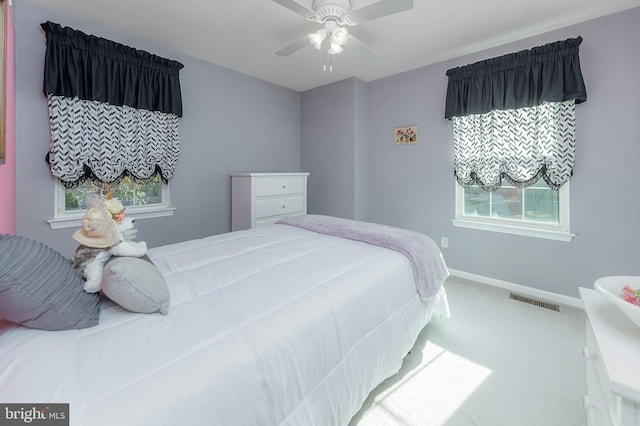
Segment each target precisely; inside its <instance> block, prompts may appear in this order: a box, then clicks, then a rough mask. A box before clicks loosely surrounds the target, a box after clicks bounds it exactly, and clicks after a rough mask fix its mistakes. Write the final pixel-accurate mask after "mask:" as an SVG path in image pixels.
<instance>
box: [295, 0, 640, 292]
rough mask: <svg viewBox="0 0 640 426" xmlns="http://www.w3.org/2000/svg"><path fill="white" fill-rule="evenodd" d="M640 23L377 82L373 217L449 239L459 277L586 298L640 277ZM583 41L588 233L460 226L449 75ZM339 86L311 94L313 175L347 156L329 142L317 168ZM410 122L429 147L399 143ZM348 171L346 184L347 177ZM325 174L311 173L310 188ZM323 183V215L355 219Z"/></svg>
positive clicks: (582, 188) (592, 29)
mask: <svg viewBox="0 0 640 426" xmlns="http://www.w3.org/2000/svg"><path fill="white" fill-rule="evenodd" d="M638 22H640V8H635V9H632V10H629V11H625V12H622V13H618V14H615V15H610V16H608V17H604V18H600V19H596V20H593V21H588V22H585V23H582V24H579V25H575V26H571V27H567V28H564V29H561V30H558V31H553V32H550V33H546V34H542V35H539V36H536V37H532V38H528V39H525V40H521V41H518V42H515V43H510V44H507V45H504V46H501V47H498V48H494V49H489V50H485V51H482V52H478V53H476V54H472V55H467V56H463V57H459V58H456V59H454V60H450V61H446V62H442V63H438V64H435V65H431V66H427V67H424V68H420V69H416V70H413V71H410V72H407V73H403V74H399V75H395V76H392V77H388V78H384V79H380V80H377V81H374V82H370V83H367V84H366V88H365V90H366V92H367V93H366V97H367V98H368V108H367V109H366V134H367V135H368V146H367V153H366V155H368V158H367V160H368V161H367V167H368V187H369V189H368V194H367V195H368V207H367V219H368V220H370V221H373V222H379V223H386V224H390V225H396V226H402V227H406V228H409V229H414V230H417V231H420V232H424V233H426V234H428V235H430V236H432V237H433V238H434V240H436V241H437V242H439V241H440V237H441V236H446V237H448V238H449V248H448V249H443V252H444V255H445V259H446V261H447V264H448V265H449V267H451V268H453V269H457V270H461V271H464V272H468V273H472V274H477V275H481V276H484V277H488V278H493V279H499V280H504V281H508V282H512V283H517V284H521V285H526V286H530V287H534V288H538V289H541V290H546V291H551V292H554V293H559V294H565V295H568V296H574V297H577V296H578V287H580V286H584V287H591V286H592V285H593V281H594V280H595V279H596V278H598V277H601V276H605V275H640V260H639V259H640V249H639V247H640V220H639V218H638V212H639V211H640V196H639V195H638V194H639V191H638V188H637V184H636V182H635V180H636V179H635V176H636V175H637V173H638V164H639V160H640V129H639V124H638V123H639V122H640V78H638V71H637V70H638V69H640V49H638V47H637V40H640V25H638ZM578 35H581V36H582V37H583V38H584V42H583V43H582V45H581V48H580V57H581V65H582V70H583V75H584V78H585V83H586V86H587V93H588V101H587V102H586V103H584V104H581V105H578V106H577V109H576V120H577V124H576V127H577V130H576V131H577V147H576V164H575V168H574V177H573V178H572V180H571V201H570V203H571V206H570V208H571V231H572V232H574V233H575V234H577V236H576V237H575V238H574V239H573V240H572V241H571V242H558V241H551V240H545V239H538V238H531V237H523V236H515V235H508V234H500V233H493V232H488V231H480V230H472V229H464V228H456V227H453V225H452V224H451V219H452V218H453V217H454V208H455V206H454V180H453V166H452V164H453V151H452V136H451V123H450V122H449V121H447V120H445V119H444V118H443V117H444V99H445V93H446V84H447V80H446V76H445V72H446V70H447V69H449V68H452V67H455V66H461V65H466V64H469V63H473V62H476V61H479V60H483V59H488V58H491V57H495V56H499V55H502V54H506V53H511V52H515V51H519V50H522V49H528V48H531V47H534V46H538V45H542V44H546V43H550V42H554V41H557V40H564V39H566V38H570V37H576V36H578ZM340 84H343V82H341V83H340ZM340 84H334V85H328V86H325V87H323V88H319V89H315V90H313V91H310V92H306V93H304V94H303V109H302V120H303V126H302V130H303V138H302V158H303V167H304V168H310V167H312V168H313V169H321V167H322V164H329V162H328V159H330V158H333V157H334V156H339V155H342V148H343V147H342V146H341V147H339V148H334V143H335V141H334V143H332V142H328V143H324V144H323V146H324V147H325V151H324V152H323V157H322V158H319V159H318V162H317V163H314V162H313V161H311V160H310V158H315V152H314V150H317V149H318V147H316V146H315V145H316V144H322V143H323V142H324V141H323V137H327V138H334V137H335V136H336V135H335V133H334V132H333V131H332V130H331V129H327V128H326V127H324V126H321V125H317V126H309V125H307V123H308V122H309V121H311V120H312V116H316V115H321V114H322V110H323V109H326V108H329V107H330V106H331V105H333V104H334V102H335V101H336V99H341V96H345V95H344V93H342V92H341V91H340V88H341V87H342V86H340ZM349 101H350V102H351V100H349ZM356 107H357V108H362V105H356ZM357 114H358V112H357V113H356V115H357ZM338 119H339V120H340V121H339V122H332V125H331V127H332V128H333V129H340V133H341V134H348V133H349V129H348V127H349V126H350V125H352V126H354V127H355V126H356V125H353V124H351V123H352V121H350V120H351V119H352V114H345V115H344V116H342V117H338ZM411 124H417V125H418V126H419V130H420V141H419V144H418V145H412V146H402V147H396V146H394V145H393V140H392V132H393V128H394V127H397V126H404V125H411ZM334 149H335V150H334ZM327 150H329V151H327ZM355 161H356V163H357V161H358V159H356V160H355ZM310 164H311V165H310ZM344 166H347V164H344ZM347 172H348V171H345V170H342V171H337V172H336V175H337V174H339V175H340V176H341V178H344V177H345V176H347V174H348V173H347ZM324 173H325V174H326V175H328V174H329V173H330V171H329V170H326V171H325V172H324ZM332 176H333V175H332ZM316 177H317V176H314V174H313V173H312V175H311V180H312V181H313V180H314V178H316ZM315 184H316V186H315V187H314V194H311V195H313V196H316V194H318V193H321V194H324V195H323V197H325V198H326V199H327V200H325V199H323V200H322V206H321V207H318V209H319V210H320V209H321V210H322V212H323V213H325V214H336V215H340V214H344V213H347V212H345V211H344V210H340V208H339V206H336V205H335V202H338V199H337V197H336V199H330V195H329V194H331V191H332V186H331V185H333V184H335V182H331V183H327V184H326V185H325V183H324V182H323V181H321V182H315ZM343 184H344V185H345V187H349V186H350V185H353V182H351V183H349V182H343ZM341 203H342V201H340V202H338V204H339V205H340V206H341V205H342V204H341ZM310 205H313V206H314V207H315V206H317V204H313V203H312V202H310Z"/></svg>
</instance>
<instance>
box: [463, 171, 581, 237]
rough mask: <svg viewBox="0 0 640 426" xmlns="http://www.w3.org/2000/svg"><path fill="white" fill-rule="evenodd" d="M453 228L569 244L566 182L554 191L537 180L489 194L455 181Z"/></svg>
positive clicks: (504, 185) (502, 187)
mask: <svg viewBox="0 0 640 426" xmlns="http://www.w3.org/2000/svg"><path fill="white" fill-rule="evenodd" d="M453 224H454V225H455V226H461V227H466V228H474V229H483V230H488V231H497V232H505V233H511V234H518V235H527V236H532V237H540V238H550V239H555V240H561V241H570V240H571V238H572V237H573V234H571V233H570V232H569V183H568V182H567V183H565V184H564V185H563V186H562V187H561V188H560V190H558V191H555V190H553V189H551V188H549V186H548V185H547V184H546V183H545V181H544V180H543V179H540V180H539V181H538V182H537V183H535V184H534V185H531V186H528V187H526V188H517V187H515V186H512V185H508V184H506V183H505V184H503V185H502V186H501V187H500V189H498V190H496V191H492V192H488V191H483V190H482V189H481V188H480V187H479V186H478V185H468V186H467V185H465V186H463V185H460V184H459V183H457V182H456V217H455V219H454V220H453Z"/></svg>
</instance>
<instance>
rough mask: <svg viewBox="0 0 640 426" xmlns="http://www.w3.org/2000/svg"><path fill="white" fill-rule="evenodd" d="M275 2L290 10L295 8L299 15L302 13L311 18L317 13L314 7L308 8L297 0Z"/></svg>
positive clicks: (276, 0) (277, 0)
mask: <svg viewBox="0 0 640 426" xmlns="http://www.w3.org/2000/svg"><path fill="white" fill-rule="evenodd" d="M273 2H274V3H278V4H279V5H281V6H284V7H286V8H287V9H289V10H293V11H294V12H295V13H297V14H298V15H302V16H304V17H305V18H311V17H312V16H314V15H315V14H316V12H315V11H314V10H313V9H310V8H308V7H307V6H305V5H304V4H302V3H299V2H297V1H296V0H273Z"/></svg>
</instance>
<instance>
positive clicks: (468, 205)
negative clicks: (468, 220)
mask: <svg viewBox="0 0 640 426" xmlns="http://www.w3.org/2000/svg"><path fill="white" fill-rule="evenodd" d="M463 191H464V214H465V215H470V216H489V193H488V192H485V191H483V190H481V189H480V188H479V187H478V186H465V187H464V189H463Z"/></svg>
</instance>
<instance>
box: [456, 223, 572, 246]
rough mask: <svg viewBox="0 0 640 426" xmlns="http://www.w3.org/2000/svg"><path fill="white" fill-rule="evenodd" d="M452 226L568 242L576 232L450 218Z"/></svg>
mask: <svg viewBox="0 0 640 426" xmlns="http://www.w3.org/2000/svg"><path fill="white" fill-rule="evenodd" d="M451 223H453V226H457V227H460V228H471V229H480V230H483V231H492V232H501V233H504V234H513V235H523V236H526V237H535V238H546V239H549V240H556V241H565V242H569V241H571V239H572V238H573V237H575V236H576V234H572V233H571V232H567V231H563V230H559V229H558V230H555V229H543V228H536V227H531V226H523V225H509V224H503V223H489V222H484V221H479V220H469V219H451Z"/></svg>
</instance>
